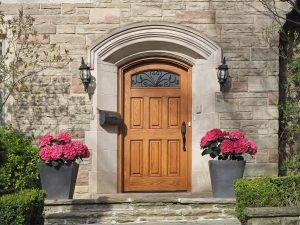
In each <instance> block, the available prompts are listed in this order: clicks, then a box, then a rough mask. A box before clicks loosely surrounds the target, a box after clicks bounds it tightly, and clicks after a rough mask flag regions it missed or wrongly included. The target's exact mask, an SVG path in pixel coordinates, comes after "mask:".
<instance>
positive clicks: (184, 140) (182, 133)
mask: <svg viewBox="0 0 300 225" xmlns="http://www.w3.org/2000/svg"><path fill="white" fill-rule="evenodd" d="M181 136H182V144H183V151H186V146H185V145H186V123H185V122H182V124H181Z"/></svg>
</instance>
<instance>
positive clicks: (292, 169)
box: [286, 154, 300, 174]
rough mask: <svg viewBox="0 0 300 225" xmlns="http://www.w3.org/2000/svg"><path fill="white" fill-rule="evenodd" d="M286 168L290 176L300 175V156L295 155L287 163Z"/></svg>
mask: <svg viewBox="0 0 300 225" xmlns="http://www.w3.org/2000/svg"><path fill="white" fill-rule="evenodd" d="M286 168H287V170H288V172H289V174H300V154H296V155H294V156H293V157H292V158H291V159H290V160H288V161H287V162H286Z"/></svg>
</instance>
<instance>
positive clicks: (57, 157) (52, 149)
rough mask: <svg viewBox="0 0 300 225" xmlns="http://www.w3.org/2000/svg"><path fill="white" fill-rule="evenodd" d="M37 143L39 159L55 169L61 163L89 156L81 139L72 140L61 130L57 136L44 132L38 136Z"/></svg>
mask: <svg viewBox="0 0 300 225" xmlns="http://www.w3.org/2000/svg"><path fill="white" fill-rule="evenodd" d="M38 144H39V147H40V157H41V160H43V161H44V162H45V163H46V164H48V165H50V166H54V167H55V168H57V169H59V168H60V166H62V165H63V164H67V165H70V164H72V163H73V162H75V161H76V160H77V159H81V160H82V159H83V158H88V157H89V156H90V151H89V149H88V147H87V146H86V145H85V144H84V143H83V142H81V141H76V140H72V139H71V135H70V134H69V133H68V132H61V133H59V134H58V135H57V137H53V136H52V135H50V134H45V135H43V136H42V137H40V139H39V140H38Z"/></svg>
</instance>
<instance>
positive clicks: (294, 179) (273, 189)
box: [234, 175, 300, 221]
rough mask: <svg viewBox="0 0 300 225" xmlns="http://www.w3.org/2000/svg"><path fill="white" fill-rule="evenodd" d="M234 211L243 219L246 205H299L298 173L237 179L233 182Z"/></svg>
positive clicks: (299, 184) (299, 181) (299, 176)
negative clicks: (234, 194) (284, 175)
mask: <svg viewBox="0 0 300 225" xmlns="http://www.w3.org/2000/svg"><path fill="white" fill-rule="evenodd" d="M234 188H235V193H236V208H235V210H236V213H237V217H238V218H239V219H240V220H241V221H245V220H246V219H247V218H246V215H245V211H244V210H245V208H246V207H265V206H271V207H272V206H273V207H276V206H300V175H296V176H286V177H262V178H252V179H245V178H243V179H239V180H237V181H236V182H235V184H234Z"/></svg>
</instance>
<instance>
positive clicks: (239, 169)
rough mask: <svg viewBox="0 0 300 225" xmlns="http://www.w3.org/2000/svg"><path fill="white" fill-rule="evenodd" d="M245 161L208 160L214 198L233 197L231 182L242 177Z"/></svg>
mask: <svg viewBox="0 0 300 225" xmlns="http://www.w3.org/2000/svg"><path fill="white" fill-rule="evenodd" d="M245 165H246V162H245V161H235V160H210V161H209V172H210V178H211V185H212V191H213V197H214V198H234V197H235V194H234V189H233V182H234V181H235V180H236V179H239V178H242V177H243V174H244V170H245Z"/></svg>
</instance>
